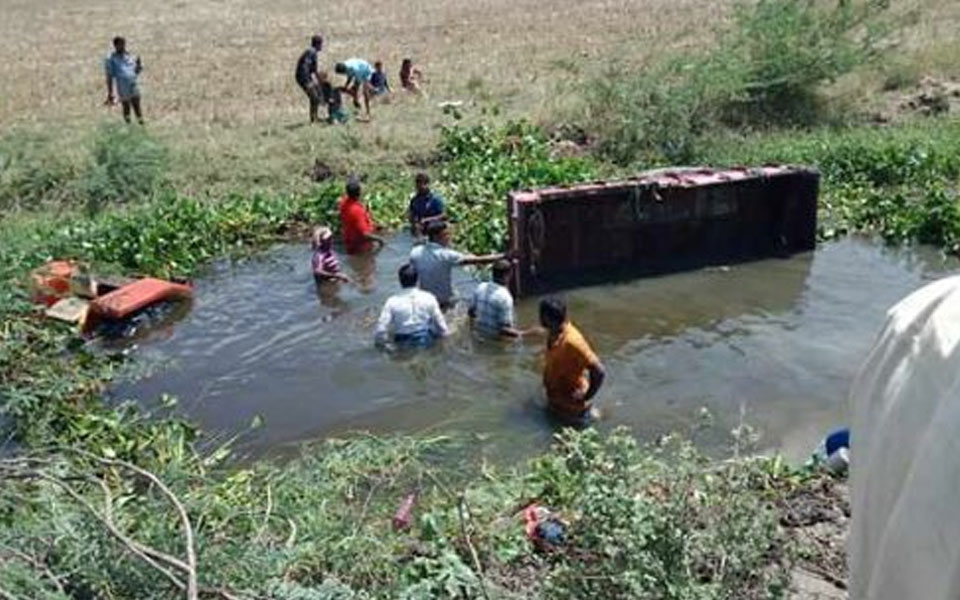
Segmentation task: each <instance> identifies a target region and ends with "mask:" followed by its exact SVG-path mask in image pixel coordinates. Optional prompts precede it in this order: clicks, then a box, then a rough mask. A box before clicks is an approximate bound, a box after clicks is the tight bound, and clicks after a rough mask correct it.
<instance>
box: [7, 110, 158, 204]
mask: <svg viewBox="0 0 960 600" xmlns="http://www.w3.org/2000/svg"><path fill="white" fill-rule="evenodd" d="M167 166H168V152H167V150H166V148H165V147H164V146H163V145H162V144H160V142H158V141H157V140H156V139H155V138H154V137H153V136H152V135H150V134H149V133H148V132H146V131H144V130H143V129H142V128H138V127H130V126H127V125H122V124H114V125H105V126H103V127H101V128H99V129H98V130H97V131H96V132H95V133H94V134H93V136H92V137H91V138H90V139H89V140H88V141H87V143H86V145H84V146H82V147H81V148H80V152H79V153H78V154H76V155H70V156H68V155H65V154H63V151H62V148H61V147H60V145H59V144H58V142H57V140H56V138H54V137H52V136H49V135H47V134H37V133H33V132H26V131H14V132H12V133H8V134H6V135H4V136H3V137H2V138H0V211H8V212H9V211H15V210H42V209H54V210H60V209H63V208H68V209H71V208H80V207H84V208H86V210H87V211H88V212H90V213H96V212H98V211H99V210H100V209H101V208H103V207H105V206H108V205H113V204H123V203H131V202H137V201H142V200H145V199H147V198H150V197H151V196H152V195H154V194H155V193H157V192H158V191H160V190H162V189H163V188H164V187H165V184H166V178H167Z"/></svg>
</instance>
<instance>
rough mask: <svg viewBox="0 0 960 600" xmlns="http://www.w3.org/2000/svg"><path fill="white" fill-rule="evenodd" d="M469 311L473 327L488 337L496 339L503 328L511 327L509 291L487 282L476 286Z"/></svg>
mask: <svg viewBox="0 0 960 600" xmlns="http://www.w3.org/2000/svg"><path fill="white" fill-rule="evenodd" d="M470 310H471V311H473V314H474V318H473V326H474V327H475V328H476V330H477V331H478V332H479V333H481V334H483V335H485V336H489V337H498V336H499V335H500V331H501V330H503V328H505V327H513V321H514V318H513V296H511V295H510V290H508V289H507V288H506V287H504V286H502V285H500V284H499V283H494V282H493V281H487V282H484V283H481V284H480V285H478V286H477V289H476V290H474V292H473V297H472V298H471V299H470Z"/></svg>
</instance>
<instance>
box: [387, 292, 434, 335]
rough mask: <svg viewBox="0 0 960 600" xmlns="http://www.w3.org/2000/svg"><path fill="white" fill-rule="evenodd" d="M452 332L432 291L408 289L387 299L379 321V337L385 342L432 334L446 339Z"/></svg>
mask: <svg viewBox="0 0 960 600" xmlns="http://www.w3.org/2000/svg"><path fill="white" fill-rule="evenodd" d="M448 333H449V330H448V329H447V322H446V320H445V319H444V318H443V313H442V312H440V304H439V303H437V299H436V298H435V297H434V296H433V294H430V293H428V292H424V291H423V290H418V289H417V288H407V289H405V290H403V291H402V292H400V293H399V294H396V295H394V296H391V297H390V298H388V299H387V302H386V303H385V304H384V305H383V310H382V311H380V318H379V319H377V328H376V332H375V336H376V339H377V341H379V342H384V341H387V339H388V338H389V337H390V336H391V335H392V336H393V337H398V336H399V337H417V336H422V335H425V334H432V335H434V336H437V337H444V336H446V335H447V334H448Z"/></svg>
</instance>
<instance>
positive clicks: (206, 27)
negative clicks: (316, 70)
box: [0, 0, 960, 188]
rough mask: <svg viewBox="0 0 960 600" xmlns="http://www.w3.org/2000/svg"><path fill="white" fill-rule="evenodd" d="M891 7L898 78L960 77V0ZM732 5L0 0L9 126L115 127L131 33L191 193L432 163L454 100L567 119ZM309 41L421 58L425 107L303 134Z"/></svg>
mask: <svg viewBox="0 0 960 600" xmlns="http://www.w3.org/2000/svg"><path fill="white" fill-rule="evenodd" d="M893 1H894V5H895V7H896V9H897V11H899V12H900V13H902V14H907V13H908V12H909V11H911V10H914V11H915V12H916V14H917V22H916V23H915V24H912V25H911V26H910V28H909V29H908V30H907V33H906V35H905V36H904V39H903V42H904V43H903V47H904V48H905V50H906V51H907V54H906V55H905V56H908V58H907V59H904V60H906V63H905V64H903V65H899V66H898V68H900V69H906V70H916V71H923V72H925V73H926V72H930V71H933V72H937V73H938V74H945V75H946V76H954V75H957V74H960V65H958V64H957V63H958V61H957V60H955V59H957V58H958V57H960V45H958V44H957V42H956V41H954V39H955V32H956V30H957V25H958V24H960V2H957V0H893ZM731 3H732V0H472V1H467V0H421V1H418V2H411V1H409V0H405V1H400V0H354V1H352V2H348V1H344V2H338V3H332V2H316V1H312V2H308V1H306V0H269V1H268V0H163V1H157V0H152V1H151V0H85V1H80V0H0V11H2V16H3V18H2V19H0V56H2V61H0V82H2V89H0V124H4V125H5V126H9V125H11V124H18V125H19V126H20V127H21V128H23V127H27V128H43V129H47V130H50V131H53V132H55V134H54V135H55V137H56V138H57V139H58V140H59V141H60V142H61V143H62V144H63V145H62V146H60V147H69V145H70V144H71V143H72V141H73V140H76V139H82V138H83V136H85V135H88V134H89V131H90V130H91V129H92V127H93V126H94V125H95V124H96V123H98V122H100V121H103V120H107V119H116V118H118V115H117V114H115V113H114V114H110V113H111V111H109V110H108V109H107V108H105V107H103V106H102V104H103V99H104V96H105V93H104V87H103V86H104V83H103V75H102V59H103V57H104V56H105V55H106V54H107V53H108V51H109V49H110V39H111V37H112V36H114V35H117V34H122V35H125V36H126V37H127V38H128V40H129V47H130V49H131V50H132V51H133V52H134V53H137V54H140V55H141V56H142V57H143V61H144V66H145V72H144V75H143V88H144V94H145V95H144V103H145V109H146V112H147V118H148V119H149V121H150V123H149V126H150V127H151V129H153V130H154V131H155V132H157V133H158V134H160V135H161V136H162V137H163V138H164V139H165V140H166V141H168V142H170V143H171V145H172V146H175V147H176V148H177V149H178V150H180V151H181V158H182V165H181V168H180V169H179V170H178V171H179V172H181V173H182V174H183V181H181V183H182V184H183V185H189V186H191V187H193V186H196V187H208V186H210V185H213V186H214V187H217V186H223V187H226V188H237V187H241V186H247V185H251V184H253V185H256V184H263V185H271V184H273V183H275V182H276V181H277V180H278V178H281V177H282V178H289V177H291V176H293V175H294V174H295V173H299V172H300V171H301V170H303V169H305V168H306V167H307V166H308V164H310V163H312V160H313V159H314V158H317V157H320V158H323V159H324V160H325V161H326V162H330V163H332V164H335V165H339V166H342V167H343V168H348V167H353V166H355V165H358V164H369V163H370V162H371V161H391V162H398V161H402V160H403V159H404V158H405V157H407V156H408V155H409V154H410V153H416V152H420V151H423V150H424V149H425V148H428V147H430V145H431V143H432V141H433V140H434V139H435V135H436V128H437V125H439V124H441V123H444V122H449V120H450V117H445V116H444V115H443V114H442V112H441V111H440V110H439V109H438V108H437V103H438V102H440V101H443V100H464V101H467V102H468V103H470V102H475V103H476V106H483V107H487V108H493V107H496V108H497V109H498V110H499V114H501V115H504V116H527V117H531V118H534V119H537V118H540V117H543V116H545V115H551V114H555V113H556V112H557V110H558V109H560V108H562V107H563V106H564V105H565V104H569V103H570V102H571V101H572V100H575V99H576V97H577V86H578V85H580V83H579V82H582V81H584V80H585V79H586V78H587V77H589V76H590V74H591V73H594V72H598V70H599V69H601V68H603V66H604V65H606V64H608V63H609V61H611V60H613V59H616V58H619V59H622V60H625V61H627V62H629V63H637V64H642V63H643V62H644V61H645V60H648V59H649V58H650V57H652V56H655V55H659V54H662V53H664V52H668V51H670V50H673V49H677V48H679V47H682V46H684V45H697V44H709V40H710V31H711V28H712V27H714V26H715V25H716V24H718V23H720V22H721V21H722V20H723V19H724V18H725V15H726V14H727V12H728V9H729V7H730V5H731ZM314 31H322V32H323V33H324V34H325V35H326V38H327V42H328V43H327V46H326V48H325V50H324V53H323V55H322V56H323V62H324V64H325V65H326V67H327V68H332V65H333V63H334V62H335V61H336V60H339V59H344V58H348V57H351V56H362V57H366V58H368V59H370V60H371V61H372V60H374V59H382V60H383V61H384V62H385V64H386V65H387V67H388V70H389V74H390V76H391V78H392V79H393V82H394V84H396V83H397V82H396V79H397V77H396V71H397V68H398V66H399V63H400V60H401V58H402V57H404V56H410V57H413V58H414V59H415V60H416V61H417V62H418V63H419V64H421V65H422V66H423V68H424V70H425V72H426V75H427V78H428V85H427V89H428V91H429V94H430V97H429V100H418V99H414V98H410V97H404V98H399V99H398V100H399V101H396V102H393V103H392V104H391V105H390V106H377V107H375V113H374V122H373V123H370V124H354V125H351V126H349V127H347V128H329V127H312V128H311V127H304V126H302V123H303V122H304V120H305V111H306V109H305V102H304V98H303V97H302V93H301V92H300V90H299V89H297V87H296V86H295V84H294V82H293V77H292V73H293V65H294V61H295V60H296V58H297V56H298V54H299V52H300V51H301V50H302V49H303V48H304V47H305V45H306V43H307V40H308V38H309V36H310V34H311V33H313V32H314ZM951 71H952V72H951ZM849 87H851V88H852V89H854V90H856V91H859V92H860V93H862V90H863V89H864V86H863V85H861V83H860V82H858V83H857V84H856V85H852V86H849ZM116 110H117V109H114V111H116ZM478 113H479V108H472V109H469V110H468V115H469V114H472V115H477V114H478Z"/></svg>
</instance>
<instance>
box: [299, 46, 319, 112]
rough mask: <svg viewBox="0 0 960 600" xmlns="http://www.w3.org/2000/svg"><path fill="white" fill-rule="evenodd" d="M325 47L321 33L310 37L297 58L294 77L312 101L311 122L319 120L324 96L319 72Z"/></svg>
mask: <svg viewBox="0 0 960 600" xmlns="http://www.w3.org/2000/svg"><path fill="white" fill-rule="evenodd" d="M322 49H323V36H322V35H320V34H316V35H314V36H313V37H312V38H310V46H309V47H308V48H307V49H306V50H304V51H303V54H301V55H300V58H299V59H297V68H296V70H295V71H294V77H295V78H296V80H297V85H299V86H300V89H302V90H303V93H304V94H306V95H307V100H308V101H309V102H310V122H311V123H316V122H317V120H318V119H317V110H318V109H319V108H320V102H321V101H322V97H321V94H320V78H319V72H318V64H319V55H320V51H321V50H322Z"/></svg>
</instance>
